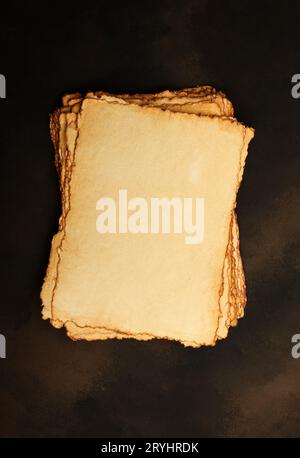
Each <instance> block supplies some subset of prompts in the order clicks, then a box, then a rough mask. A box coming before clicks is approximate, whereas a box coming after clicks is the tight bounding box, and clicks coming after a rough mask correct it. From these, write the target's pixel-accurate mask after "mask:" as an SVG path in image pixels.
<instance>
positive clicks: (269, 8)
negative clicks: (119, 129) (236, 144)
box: [0, 0, 300, 437]
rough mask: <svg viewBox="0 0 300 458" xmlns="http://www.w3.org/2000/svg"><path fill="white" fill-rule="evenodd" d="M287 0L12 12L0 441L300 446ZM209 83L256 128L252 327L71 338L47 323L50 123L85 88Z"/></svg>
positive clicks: (250, 214) (4, 59)
mask: <svg viewBox="0 0 300 458" xmlns="http://www.w3.org/2000/svg"><path fill="white" fill-rule="evenodd" d="M281 3H282V4H281V6H279V5H278V6H276V5H275V2H271V1H259V2H258V1H253V0H252V1H226V2H224V1H221V0H219V1H213V0H209V1H199V0H198V1H181V2H180V1H174V0H173V1H171V0H169V1H165V0H164V1H159V2H156V1H151V2H149V3H148V2H118V3H115V2H101V1H97V2H93V3H92V2H82V4H81V6H76V5H73V6H71V3H67V2H64V3H61V4H60V6H59V8H58V9H56V10H55V8H54V6H53V5H51V7H50V4H49V7H48V8H46V7H45V4H46V3H45V2H42V3H41V2H40V3H37V4H36V5H34V4H32V3H31V2H23V3H20V4H17V7H16V6H14V5H12V2H6V5H1V24H0V25H1V26H0V46H1V50H0V73H3V74H4V75H5V76H6V78H7V99H6V100H0V154H1V181H0V186H1V200H2V203H1V223H2V224H1V248H0V250H1V261H2V262H1V264H2V265H1V272H0V273H1V285H2V286H1V310H0V333H3V334H5V336H6V338H7V359H6V360H0V417H1V418H0V436H35V437H38V436H98V437H101V436H102V437H103V436H109V437H118V436H144V437H147V436H161V437H164V436H169V437H176V436H185V435H188V436H242V437H245V436H300V360H293V359H292V358H291V356H290V350H291V343H290V340H291V336H292V335H293V334H295V333H299V332H300V314H299V276H298V275H299V229H300V218H299V210H298V207H299V181H298V180H299V147H300V133H299V132H300V130H299V115H300V99H299V100H294V99H292V97H291V95H290V90H291V83H290V81H291V77H292V75H293V74H294V73H299V72H300V53H299V46H300V38H299V24H298V20H299V19H298V18H299V14H300V7H299V6H298V7H297V5H299V2H292V1H290V2H281ZM206 83H207V84H212V85H213V86H215V87H216V88H218V89H220V90H223V91H224V92H225V93H226V94H227V95H228V97H229V98H230V100H232V102H233V104H234V107H235V109H236V114H237V117H238V118H239V119H241V120H243V121H244V122H245V123H247V124H249V125H250V126H253V127H255V129H256V136H255V139H254V141H253V142H252V143H251V146H250V152H249V156H248V160H247V166H246V172H245V176H244V181H243V184H242V187H241V190H240V193H239V196H238V217H239V224H240V232H241V251H242V255H243V260H244V265H245V271H246V279H247V286H248V291H247V292H248V305H247V309H246V317H245V318H244V319H243V320H241V321H240V323H239V326H238V327H237V328H236V329H232V330H231V331H230V336H229V338H228V339H226V340H224V341H221V342H220V343H218V345H217V347H216V348H201V349H198V350H197V349H196V350H195V349H185V348H183V347H182V346H180V345H179V344H176V343H171V342H166V341H154V342H147V343H145V342H144V343H140V342H135V341H127V342H125V341H123V342H118V341H106V342H95V343H85V342H82V343H81V342H75V343H74V342H72V341H70V340H69V339H68V338H67V337H66V335H65V332H64V331H62V330H60V331H58V330H55V329H54V328H52V326H50V324H49V323H48V322H44V321H42V319H41V318H40V300H39V290H40V287H41V283H42V280H43V276H44V273H45V269H46V265H47V261H48V255H49V248H50V241H51V237H52V235H53V233H54V232H55V230H56V227H57V220H58V216H59V213H60V203H59V192H58V181H57V176H56V171H55V168H54V161H53V158H54V154H53V149H52V146H51V143H50V137H49V129H48V113H49V112H50V111H51V110H52V109H53V108H54V107H55V106H56V105H58V104H59V102H60V96H61V95H62V94H63V93H68V92H72V91H74V90H75V91H78V90H82V91H84V90H87V89H96V90H97V89H98V90H99V89H103V90H107V91H112V92H114V91H118V92H122V91H124V92H127V91H157V90H159V89H164V88H169V89H177V88H181V87H186V86H194V85H197V84H206ZM297 181H298V184H297Z"/></svg>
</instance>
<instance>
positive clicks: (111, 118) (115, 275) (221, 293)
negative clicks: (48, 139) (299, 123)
mask: <svg viewBox="0 0 300 458" xmlns="http://www.w3.org/2000/svg"><path fill="white" fill-rule="evenodd" d="M233 116H234V112H233V107H232V104H231V103H230V102H229V100H227V98H226V97H225V95H224V94H223V93H221V92H217V91H216V90H215V89H213V88H212V87H209V86H203V87H196V88H189V89H183V90H180V91H175V92H171V91H164V92H160V93H157V94H135V95H127V94H125V95H117V96H116V95H110V94H107V93H103V92H96V93H88V94H86V96H85V97H83V96H81V95H80V94H72V95H68V96H65V97H64V98H63V106H62V108H61V109H59V110H57V111H56V112H55V113H54V114H53V115H52V116H51V122H50V127H51V136H52V140H53V143H54V146H55V152H56V166H57V169H58V172H59V177H60V189H61V196H62V215H61V218H60V221H59V231H58V233H57V234H56V235H55V236H54V237H53V241H52V247H51V254H50V260H49V266H48V270H47V275H46V278H45V282H44V285H43V289H42V294H41V297H42V302H43V318H44V319H50V321H51V323H52V324H53V326H55V327H57V328H60V327H62V326H65V328H66V330H67V334H68V335H69V336H70V337H71V338H72V339H86V340H96V339H108V338H119V339H122V338H135V339H138V340H149V339H153V338H164V339H172V340H177V341H179V342H181V343H182V344H184V345H186V346H194V347H199V346H201V345H214V344H215V343H216V341H217V340H218V339H222V338H224V337H226V336H227V334H228V329H229V327H230V326H235V325H236V324H237V320H238V319H239V318H241V317H242V316H243V314H244V306H245V303H246V289H245V278H244V272H243V266H242V260H241V256H240V251H239V231H238V224H237V218H236V214H235V207H236V197H237V192H238V189H239V186H240V183H241V179H242V175H243V170H244V165H245V159H246V156H247V147H248V143H249V141H250V140H251V138H252V137H253V135H254V131H253V129H251V128H248V127H245V126H244V125H243V124H241V123H239V122H238V121H237V120H236V119H235V118H234V117H233ZM120 191H121V192H123V194H124V192H126V195H127V198H128V201H130V199H135V198H137V200H132V202H131V204H130V205H133V203H135V204H136V205H135V208H134V207H132V206H131V207H130V205H129V207H128V208H127V210H126V212H127V213H126V214H127V217H128V218H130V217H131V216H132V215H133V216H132V217H133V218H134V217H135V225H134V224H133V223H132V224H133V225H132V227H135V229H136V230H135V231H133V230H132V231H130V230H128V226H126V224H129V223H128V221H129V219H128V221H125V223H124V221H123V222H122V225H123V226H124V224H125V229H124V227H123V226H122V228H121V222H120V221H121V216H120V214H118V215H117V214H116V218H117V222H116V224H115V225H113V224H112V225H109V224H108V226H107V227H108V231H107V232H106V233H103V232H102V233H99V230H97V221H98V218H99V214H101V210H103V209H104V207H103V206H101V205H100V204H99V200H100V199H101V198H104V197H105V198H109V199H112V200H113V201H114V202H116V208H120V207H118V205H120V202H119V199H120ZM153 198H154V199H155V198H156V199H157V198H159V199H165V202H173V201H172V199H174V198H175V199H177V203H178V202H179V201H180V202H181V201H182V202H186V201H185V200H184V199H187V198H188V199H190V201H192V202H195V201H196V200H197V199H198V200H199V202H200V199H201V202H202V203H203V208H202V213H201V214H202V216H203V218H202V229H203V233H202V237H201V241H199V243H186V236H187V234H185V233H182V232H180V230H177V231H176V230H170V231H169V232H168V231H163V230H157V231H154V232H153V231H151V230H150V227H151V226H150V222H149V230H148V229H147V227H146V226H145V223H147V221H148V220H144V221H143V223H144V224H142V223H141V221H140V223H141V224H140V226H139V225H138V223H137V220H136V217H137V215H135V216H134V211H137V209H138V203H141V199H144V200H145V201H147V203H149V206H150V201H151V199H153ZM180 199H181V200H180ZM170 208H171V211H172V210H174V208H173V207H172V206H171V207H170ZM190 210H191V209H190ZM171 211H170V214H169V216H170V215H171V216H172V214H171ZM195 212H196V210H195V208H194V213H193V216H194V217H195V214H196V213H195ZM190 213H191V211H190ZM107 214H108V213H107ZM107 214H106V216H107ZM139 216H141V213H139ZM151 216H152V214H151ZM171 216H170V218H171ZM177 216H178V215H177ZM181 216H182V215H181ZM149 218H150V213H149ZM174 218H175V210H174ZM102 222H103V221H102ZM106 222H107V223H108V221H106ZM173 222H174V227H175V226H176V222H175V219H174V221H173ZM160 223H161V222H160ZM177 223H178V222H177ZM181 223H182V222H181ZM174 227H173V229H174ZM184 227H185V226H184ZM109 228H110V229H109ZM112 228H113V229H112ZM159 228H160V229H161V226H159ZM171 229H172V228H171ZM177 229H178V228H177Z"/></svg>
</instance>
